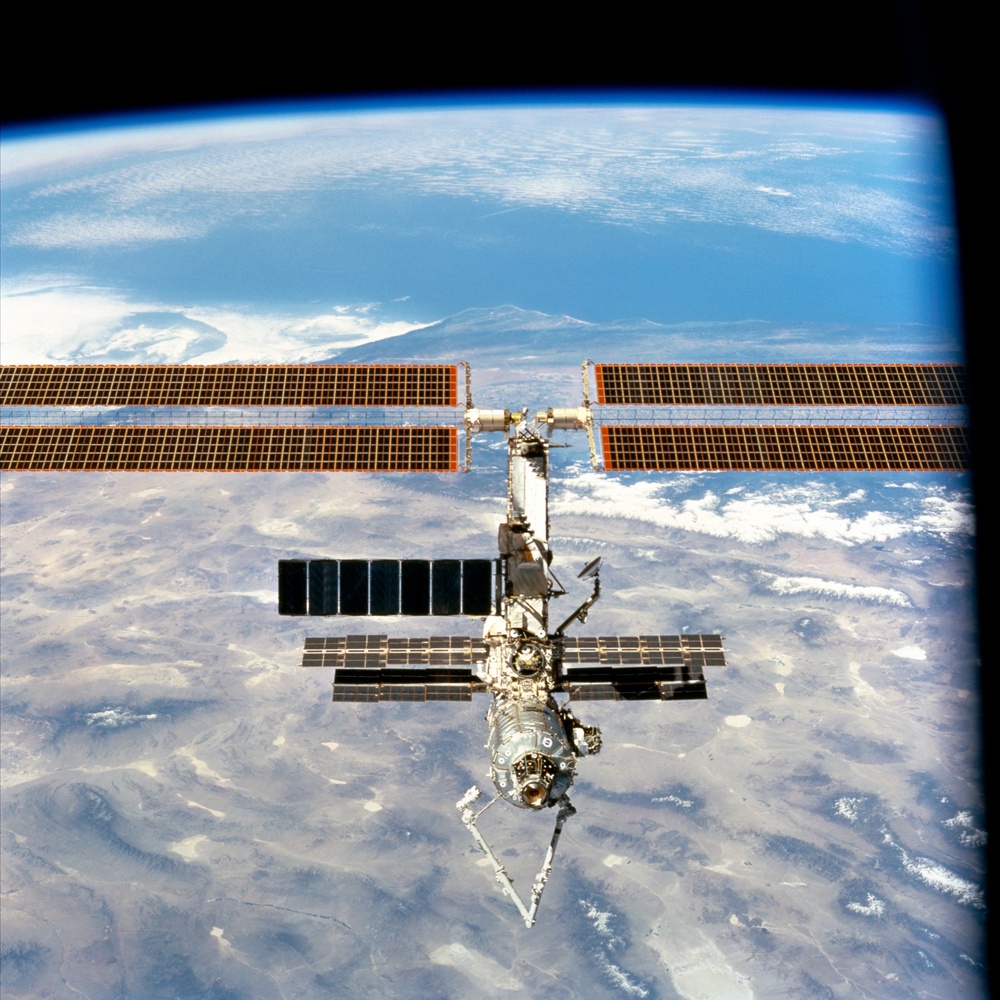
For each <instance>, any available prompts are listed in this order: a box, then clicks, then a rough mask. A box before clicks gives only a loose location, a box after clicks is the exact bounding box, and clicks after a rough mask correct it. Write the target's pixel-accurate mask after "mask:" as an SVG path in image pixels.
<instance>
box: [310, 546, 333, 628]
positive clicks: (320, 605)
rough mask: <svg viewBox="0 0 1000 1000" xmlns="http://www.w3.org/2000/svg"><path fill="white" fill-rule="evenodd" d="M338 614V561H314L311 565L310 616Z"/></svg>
mask: <svg viewBox="0 0 1000 1000" xmlns="http://www.w3.org/2000/svg"><path fill="white" fill-rule="evenodd" d="M336 613H337V561H336V559H313V560H311V561H310V563H309V614H311V615H335V614H336Z"/></svg>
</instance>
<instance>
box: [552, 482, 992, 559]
mask: <svg viewBox="0 0 1000 1000" xmlns="http://www.w3.org/2000/svg"><path fill="white" fill-rule="evenodd" d="M703 481H704V479H703V478H702V477H694V476H675V477H671V481H670V483H664V482H663V481H662V480H661V481H655V480H646V481H639V482H633V483H629V482H624V481H622V480H621V479H619V478H616V477H614V476H607V475H602V474H598V473H593V472H583V473H580V474H578V475H576V476H571V477H569V478H567V479H565V480H563V484H562V485H561V486H560V487H558V488H557V489H556V490H555V491H554V496H553V500H552V505H551V506H552V512H553V514H560V515H569V514H574V513H579V514H587V515H591V516H598V517H608V518H615V519H621V518H625V519H628V520H633V521H640V522H645V523H647V524H650V525H652V526H654V527H658V528H668V529H680V530H684V531H694V532H699V533H701V534H705V535H712V536H714V537H716V538H735V539H738V540H739V541H742V542H751V543H763V542H771V541H774V540H775V539H777V538H781V537H783V536H797V537H800V538H815V539H825V540H827V541H830V542H834V543H836V544H838V545H845V546H852V545H870V544H876V543H880V542H887V541H890V540H892V539H897V538H903V537H905V536H914V535H928V536H932V537H935V538H938V539H940V540H943V541H954V540H957V539H960V538H967V537H971V536H972V534H973V533H974V518H973V513H972V505H971V503H970V502H969V499H968V498H967V496H966V495H965V494H964V493H962V492H960V491H947V492H946V491H944V490H942V489H941V488H940V487H936V486H927V485H925V486H918V487H917V488H916V490H914V491H909V490H908V491H907V492H906V494H904V496H905V498H906V499H905V500H904V501H900V502H897V503H895V504H893V505H889V504H887V503H885V504H884V506H885V507H886V508H887V509H884V510H880V509H878V506H881V505H882V504H880V503H879V502H878V501H875V502H873V501H872V499H871V498H870V496H869V491H866V490H855V491H853V492H852V493H849V494H847V495H845V494H844V493H843V491H842V490H841V489H840V488H838V487H837V486H831V485H830V484H829V483H828V482H821V481H807V482H804V483H800V484H798V485H793V486H786V485H774V484H768V485H767V486H766V487H762V488H754V487H736V488H734V489H731V490H729V491H728V492H727V493H726V494H725V495H722V496H720V495H719V494H717V493H716V492H714V491H713V490H711V489H701V488H699V487H698V483H699V482H703ZM685 493H687V495H684V494H685ZM678 494H679V495H678ZM873 507H875V509H872V508H873Z"/></svg>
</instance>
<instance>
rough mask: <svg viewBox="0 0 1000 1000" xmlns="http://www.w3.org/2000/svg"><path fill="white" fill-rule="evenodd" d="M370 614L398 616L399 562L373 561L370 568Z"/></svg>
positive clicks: (388, 560) (392, 560) (395, 560)
mask: <svg viewBox="0 0 1000 1000" xmlns="http://www.w3.org/2000/svg"><path fill="white" fill-rule="evenodd" d="M371 613H372V614H373V615H398V614H399V560H398V559H373V560H372V567H371Z"/></svg>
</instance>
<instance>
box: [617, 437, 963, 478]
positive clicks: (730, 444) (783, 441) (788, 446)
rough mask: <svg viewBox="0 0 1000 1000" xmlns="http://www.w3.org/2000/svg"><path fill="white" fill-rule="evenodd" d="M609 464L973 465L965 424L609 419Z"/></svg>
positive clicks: (949, 468) (675, 467) (666, 467)
mask: <svg viewBox="0 0 1000 1000" xmlns="http://www.w3.org/2000/svg"><path fill="white" fill-rule="evenodd" d="M601 445H602V448H603V452H604V464H605V468H607V469H608V470H609V471H629V470H634V471H664V472H667V471H696V470H726V469H733V470H736V469H739V470H755V471H780V470H782V469H787V470H795V471H822V470H829V471H840V472H847V471H854V470H856V471H876V470H886V471H888V470H897V471H920V472H941V471H946V472H958V471H961V470H963V469H966V468H968V465H969V445H968V441H967V438H966V431H965V428H964V427H910V426H870V427H863V426H862V427H823V426H788V427H782V426H747V427H727V426H718V427H686V426H654V427H608V426H605V427H602V428H601Z"/></svg>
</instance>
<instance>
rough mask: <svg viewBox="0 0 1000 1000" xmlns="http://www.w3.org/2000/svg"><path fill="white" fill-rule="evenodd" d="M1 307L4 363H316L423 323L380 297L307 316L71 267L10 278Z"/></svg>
mask: <svg viewBox="0 0 1000 1000" xmlns="http://www.w3.org/2000/svg"><path fill="white" fill-rule="evenodd" d="M0 308H2V310H3V319H4V327H3V360H4V364H45V363H66V362H72V363H76V364H80V363H87V362H91V363H98V362H118V363H147V364H151V363H156V364H171V363H173V364H179V363H182V362H197V363H199V364H223V363H244V364H255V363H270V364H277V363H291V362H299V361H303V362H309V361H318V360H320V359H322V358H325V357H328V356H329V355H330V354H331V353H333V352H335V351H338V350H343V349H344V348H347V347H353V346H356V345H358V344H365V343H369V342H371V341H375V340H382V339H384V338H385V337H396V336H399V335H401V334H404V333H408V332H409V331H411V330H415V329H419V328H420V327H421V326H423V325H425V324H422V323H412V322H407V321H402V320H391V321H389V320H384V319H382V318H381V317H380V315H379V308H378V306H377V305H375V304H373V303H360V304H354V305H344V306H332V307H329V308H327V309H325V310H324V311H322V312H315V313H308V314H300V315H295V314H291V313H261V312H257V311H249V310H248V311H242V310H240V309H239V308H238V307H235V306H234V307H230V308H224V307H201V308H198V307H188V308H183V309H178V308H177V307H175V306H165V305H163V304H162V303H156V302H152V301H148V300H139V299H131V298H129V297H128V296H126V295H123V294H121V293H120V292H117V291H115V290H114V289H110V288H101V287H95V286H92V285H87V284H84V283H82V282H81V281H80V280H79V279H78V278H76V277H75V276H72V275H40V276H37V277H35V278H22V279H20V280H17V281H5V282H4V283H3V286H2V288H0Z"/></svg>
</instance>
